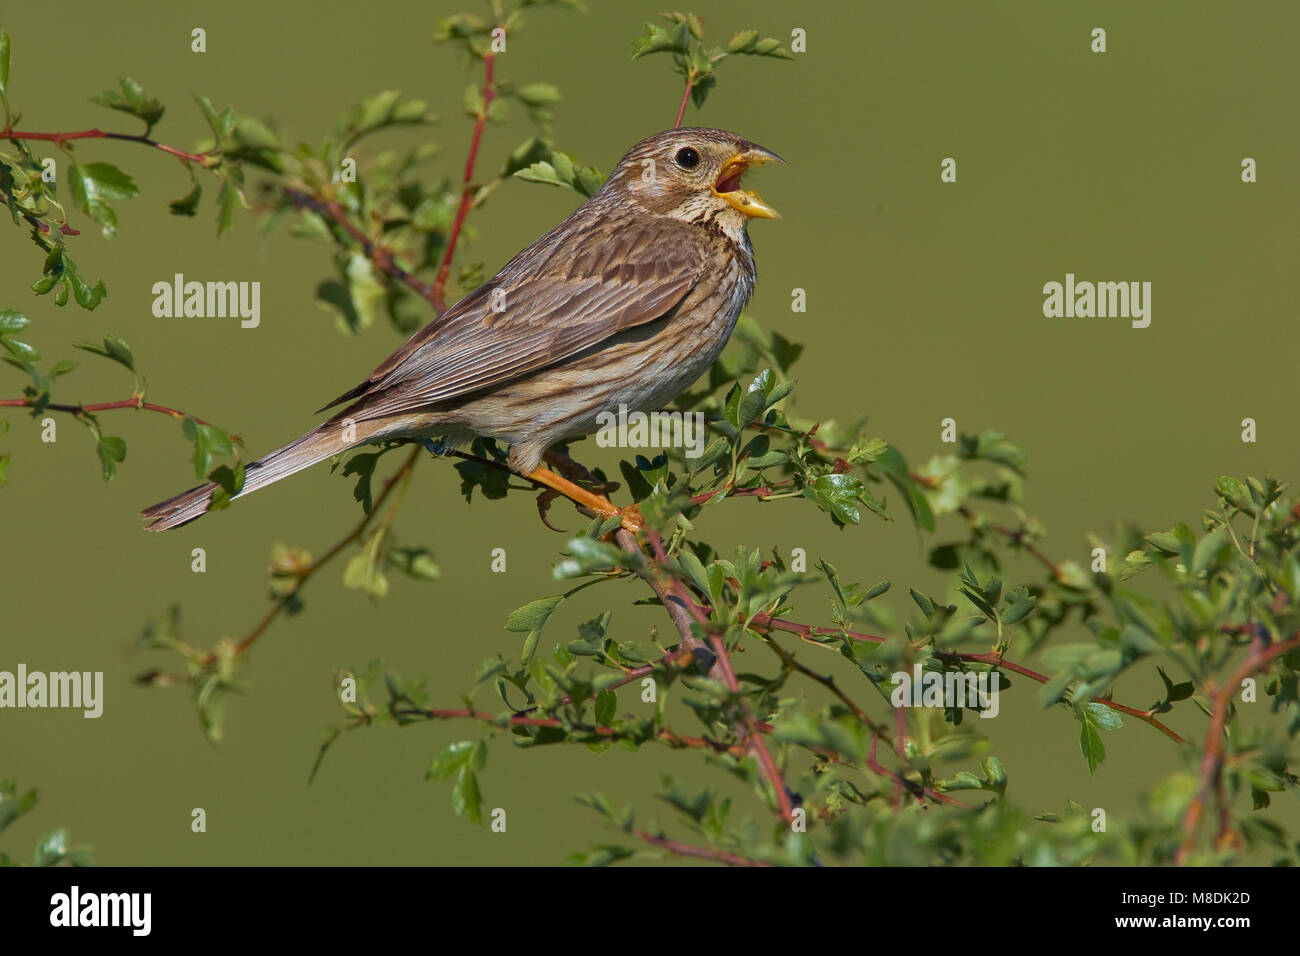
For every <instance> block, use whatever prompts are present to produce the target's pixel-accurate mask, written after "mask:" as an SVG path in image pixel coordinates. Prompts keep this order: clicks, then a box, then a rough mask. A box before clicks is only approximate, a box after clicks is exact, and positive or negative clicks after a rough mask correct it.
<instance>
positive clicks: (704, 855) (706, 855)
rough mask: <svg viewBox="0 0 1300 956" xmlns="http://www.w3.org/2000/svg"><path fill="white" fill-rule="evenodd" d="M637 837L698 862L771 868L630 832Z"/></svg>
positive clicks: (744, 858)
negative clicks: (705, 861) (706, 861)
mask: <svg viewBox="0 0 1300 956" xmlns="http://www.w3.org/2000/svg"><path fill="white" fill-rule="evenodd" d="M632 833H634V834H636V836H637V837H639V838H640V839H642V840H644V841H645V842H646V843H649V844H650V845H651V846H657V847H659V848H660V849H663V850H667V851H668V852H669V853H672V854H673V855H675V856H689V857H694V858H695V859H699V860H714V861H716V862H718V863H725V864H727V866H771V865H772V864H771V863H767V862H764V861H762V860H751V859H750V858H749V857H745V856H737V855H736V854H735V853H727V852H725V851H723V850H714V849H710V848H708V847H702V846H691V845H690V844H687V843H678V842H677V841H676V840H670V839H668V838H667V837H661V836H655V835H654V834H653V833H649V832H647V831H645V830H636V829H634V830H632Z"/></svg>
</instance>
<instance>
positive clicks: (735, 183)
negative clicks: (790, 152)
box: [713, 143, 785, 219]
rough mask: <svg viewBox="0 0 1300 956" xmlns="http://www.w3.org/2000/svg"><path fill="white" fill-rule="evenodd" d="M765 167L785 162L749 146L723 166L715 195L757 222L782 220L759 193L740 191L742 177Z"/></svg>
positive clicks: (716, 184) (750, 144) (758, 147)
mask: <svg viewBox="0 0 1300 956" xmlns="http://www.w3.org/2000/svg"><path fill="white" fill-rule="evenodd" d="M764 163H781V164H782V165H785V160H784V159H782V158H781V157H780V156H778V155H776V153H774V152H772V151H771V150H768V149H764V148H763V147H762V146H758V145H756V144H754V143H749V144H748V147H747V148H746V149H745V150H744V151H743V152H739V153H737V154H736V155H735V156H732V157H731V158H730V159H729V160H727V161H726V162H725V163H723V164H722V171H721V172H720V173H718V178H717V179H716V180H715V181H714V183H713V195H715V196H717V197H718V198H719V199H722V200H723V201H724V202H726V203H727V205H729V206H731V208H732V209H735V210H736V211H737V212H739V213H740V214H741V215H742V216H751V217H753V218H755V219H780V218H781V215H780V214H779V213H778V212H777V211H776V210H775V209H773V208H772V207H771V206H769V205H768V204H767V203H765V202H763V200H762V199H760V198H759V196H758V194H757V193H753V192H749V191H748V190H744V189H741V188H740V177H741V176H743V175H744V174H745V170H747V169H749V167H750V166H762V165H763V164H764Z"/></svg>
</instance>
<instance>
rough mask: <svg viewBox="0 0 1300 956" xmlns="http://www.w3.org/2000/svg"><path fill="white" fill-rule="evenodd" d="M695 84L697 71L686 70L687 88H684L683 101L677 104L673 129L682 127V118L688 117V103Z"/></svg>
mask: <svg viewBox="0 0 1300 956" xmlns="http://www.w3.org/2000/svg"><path fill="white" fill-rule="evenodd" d="M694 86H695V71H694V70H687V71H686V88H685V89H684V90H682V101H681V103H680V104H678V106H677V121H676V122H675V123H673V129H681V128H682V120H683V119H685V118H686V104H687V103H689V102H690V101H691V88H692V87H694Z"/></svg>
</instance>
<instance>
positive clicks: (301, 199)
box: [282, 186, 443, 312]
mask: <svg viewBox="0 0 1300 956" xmlns="http://www.w3.org/2000/svg"><path fill="white" fill-rule="evenodd" d="M282 188H283V190H284V194H285V195H286V196H288V197H289V199H290V200H291V201H292V202H293V204H294V206H295V207H297V208H299V209H302V208H304V207H306V208H307V209H310V210H312V211H313V212H315V213H317V214H319V215H321V216H326V217H328V218H329V219H332V220H333V221H334V222H335V223H337V224H338V225H339V226H341V227H342V228H343V229H344V230H345V231H346V232H347V234H348V235H349V236H351V237H352V238H353V239H354V240H355V241H356V243H357V244H358V245H359V246H361V250H362V251H363V252H364V253H365V254H366V258H367V259H369V260H370V262H371V263H372V264H373V265H374V266H375V268H377V269H379V271H381V272H383V273H384V274H385V275H390V276H392V277H393V278H394V279H397V280H399V281H400V282H403V283H405V284H406V286H407V287H408V288H410V289H411V291H412V292H414V293H415V294H416V295H418V296H420V298H422V299H427V300H428V301H429V302H431V303H432V304H433V306H434V308H436V309H437V310H438V311H439V312H441V311H442V310H443V306H442V305H441V299H440V298H439V296H438V295H437V294H436V293H435V292H434V288H433V286H431V285H429V284H428V283H426V282H422V281H421V280H420V279H418V278H416V277H415V276H414V275H412V274H411V273H409V272H407V271H406V270H405V269H403V268H402V267H401V266H399V265H398V264H397V260H396V259H395V258H394V257H393V252H392V250H391V249H389V248H388V247H387V246H385V245H383V244H381V243H378V242H375V241H374V240H372V239H371V238H370V237H369V236H367V235H366V234H365V233H364V232H362V231H361V230H360V229H359V228H357V226H356V225H354V224H353V223H352V221H351V220H350V219H348V213H347V210H346V209H344V208H343V206H342V205H341V204H340V203H339V202H338V200H336V199H324V198H322V197H320V196H317V195H315V194H314V193H309V192H306V191H304V190H301V189H297V188H295V187H293V186H284V187H282Z"/></svg>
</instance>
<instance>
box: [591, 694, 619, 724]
mask: <svg viewBox="0 0 1300 956" xmlns="http://www.w3.org/2000/svg"><path fill="white" fill-rule="evenodd" d="M617 706H618V697H617V695H616V694H615V693H614V692H613V691H612V690H602V691H601V692H600V693H599V694H597V695H596V723H598V724H600V725H601V726H603V727H608V726H609V725H610V724H611V723H612V722H613V720H614V711H615V708H617Z"/></svg>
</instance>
